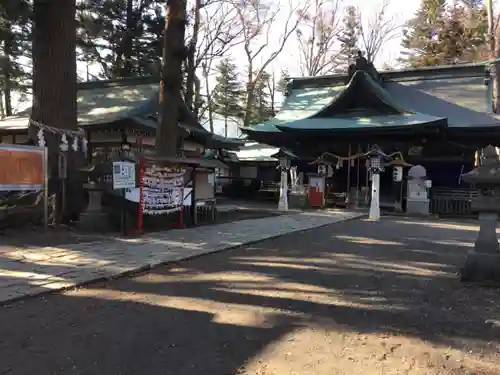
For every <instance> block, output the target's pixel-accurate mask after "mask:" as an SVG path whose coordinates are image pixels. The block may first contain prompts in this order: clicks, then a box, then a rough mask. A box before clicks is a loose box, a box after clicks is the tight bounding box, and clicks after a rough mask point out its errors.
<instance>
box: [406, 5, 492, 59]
mask: <svg viewBox="0 0 500 375" xmlns="http://www.w3.org/2000/svg"><path fill="white" fill-rule="evenodd" d="M487 28H488V25H487V18H486V10H485V8H484V7H483V6H482V5H480V3H479V2H475V1H468V2H467V3H466V4H459V3H455V4H453V5H451V6H449V7H447V6H446V1H445V0H423V1H422V3H421V6H420V8H419V9H418V11H417V13H416V15H415V17H414V18H413V19H411V20H410V21H409V22H408V24H407V27H406V29H405V36H404V39H403V47H404V48H405V49H406V52H405V53H404V54H403V57H402V61H403V62H405V63H406V64H408V65H410V66H414V67H419V66H432V65H443V64H458V63H465V62H474V61H477V60H482V59H484V58H485V49H486V34H487Z"/></svg>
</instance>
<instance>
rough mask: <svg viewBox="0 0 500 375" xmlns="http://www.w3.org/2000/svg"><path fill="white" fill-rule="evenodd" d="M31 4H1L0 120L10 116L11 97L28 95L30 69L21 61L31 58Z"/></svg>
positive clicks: (22, 1) (14, 2)
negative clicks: (2, 117) (1, 117)
mask: <svg viewBox="0 0 500 375" xmlns="http://www.w3.org/2000/svg"><path fill="white" fill-rule="evenodd" d="M30 16H31V4H30V3H29V2H27V1H24V0H16V1H6V2H3V3H2V4H0V100H2V103H1V104H2V105H1V106H0V108H1V109H3V111H0V116H4V115H7V116H10V115H12V114H13V112H15V110H14V109H13V103H12V95H13V94H17V95H21V98H23V97H24V96H25V94H26V93H27V87H28V86H29V80H30V79H31V66H30V64H29V63H27V62H26V61H22V58H31V42H30V41H31V20H30Z"/></svg>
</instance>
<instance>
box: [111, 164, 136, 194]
mask: <svg viewBox="0 0 500 375" xmlns="http://www.w3.org/2000/svg"><path fill="white" fill-rule="evenodd" d="M135 185H136V178H135V163H131V162H128V161H114V162H113V189H132V188H135Z"/></svg>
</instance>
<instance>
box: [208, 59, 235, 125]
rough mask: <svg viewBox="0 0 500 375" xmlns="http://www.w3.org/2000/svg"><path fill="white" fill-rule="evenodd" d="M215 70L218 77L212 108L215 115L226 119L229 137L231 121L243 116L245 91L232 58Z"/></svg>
mask: <svg viewBox="0 0 500 375" xmlns="http://www.w3.org/2000/svg"><path fill="white" fill-rule="evenodd" d="M215 70H216V72H217V76H216V78H215V80H216V84H215V87H214V90H213V92H212V97H211V100H212V108H213V111H214V112H215V113H217V114H219V115H221V116H222V117H223V118H224V125H225V126H224V129H225V135H227V131H228V122H229V120H230V119H234V118H241V117H242V116H243V106H242V103H241V99H242V97H243V90H242V86H241V81H240V80H239V75H238V72H237V67H236V65H235V64H234V62H233V60H232V59H231V58H229V57H228V58H225V59H223V60H222V61H221V62H220V63H219V64H218V65H217V67H216V68H215Z"/></svg>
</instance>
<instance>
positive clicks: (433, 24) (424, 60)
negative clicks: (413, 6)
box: [401, 0, 446, 67]
mask: <svg viewBox="0 0 500 375" xmlns="http://www.w3.org/2000/svg"><path fill="white" fill-rule="evenodd" d="M445 7H446V0H422V3H421V4H420V8H419V9H418V10H417V12H416V14H415V17H414V18H413V19H411V20H410V21H409V22H408V23H407V27H406V29H405V30H404V38H403V42H402V46H403V47H404V48H405V49H406V50H407V52H405V53H404V54H403V57H402V59H401V62H405V63H406V64H408V65H410V66H415V67H417V66H428V65H439V64H441V63H442V56H441V54H440V53H439V52H440V51H439V49H440V48H439V40H438V33H439V30H440V29H441V28H442V27H443V24H444V18H445Z"/></svg>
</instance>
